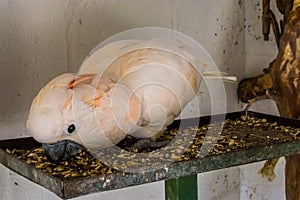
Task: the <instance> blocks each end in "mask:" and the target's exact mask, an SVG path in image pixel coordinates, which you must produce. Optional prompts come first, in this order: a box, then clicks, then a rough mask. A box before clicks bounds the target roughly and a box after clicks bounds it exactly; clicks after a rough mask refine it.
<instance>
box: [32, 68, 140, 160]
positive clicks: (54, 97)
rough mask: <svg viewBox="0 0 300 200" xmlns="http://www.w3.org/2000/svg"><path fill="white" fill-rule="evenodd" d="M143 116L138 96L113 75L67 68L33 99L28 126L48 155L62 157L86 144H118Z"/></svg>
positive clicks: (102, 145) (99, 146)
mask: <svg viewBox="0 0 300 200" xmlns="http://www.w3.org/2000/svg"><path fill="white" fill-rule="evenodd" d="M128 105H129V107H130V108H129V107H128ZM127 108H128V109H127ZM139 116H140V105H139V101H138V99H137V97H136V96H135V95H134V94H132V93H130V91H129V89H128V88H127V87H126V86H125V85H122V84H116V80H115V79H114V78H112V76H110V77H108V76H100V75H97V74H85V75H75V74H72V73H66V74H62V75H60V76H58V77H56V78H54V79H53V80H52V81H50V82H49V83H48V84H47V85H46V86H44V87H43V88H42V89H41V91H40V92H39V93H38V95H37V96H36V97H35V98H34V100H33V102H32V105H31V109H30V113H29V116H28V120H27V129H28V130H29V132H30V133H31V134H32V136H33V137H34V139H35V140H37V141H38V142H40V143H42V144H43V148H44V151H45V154H46V155H47V157H48V159H49V160H52V161H54V162H57V161H60V160H64V159H68V158H69V157H71V156H73V155H75V154H76V153H77V151H78V150H79V149H80V148H82V147H86V148H102V149H103V148H107V147H110V146H112V145H114V144H116V143H118V142H119V141H120V140H122V139H123V138H124V137H125V135H126V133H129V132H131V131H132V127H134V124H136V123H137V121H138V120H139Z"/></svg>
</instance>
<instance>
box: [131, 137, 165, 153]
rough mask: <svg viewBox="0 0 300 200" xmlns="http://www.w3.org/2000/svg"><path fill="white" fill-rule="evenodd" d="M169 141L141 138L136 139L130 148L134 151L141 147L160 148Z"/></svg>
mask: <svg viewBox="0 0 300 200" xmlns="http://www.w3.org/2000/svg"><path fill="white" fill-rule="evenodd" d="M169 142H170V141H154V140H153V139H151V138H143V139H140V140H138V141H137V142H136V143H134V144H133V145H132V146H131V149H132V150H133V151H135V152H139V151H141V150H143V149H147V148H151V149H154V148H160V147H163V146H165V145H167V144H168V143H169Z"/></svg>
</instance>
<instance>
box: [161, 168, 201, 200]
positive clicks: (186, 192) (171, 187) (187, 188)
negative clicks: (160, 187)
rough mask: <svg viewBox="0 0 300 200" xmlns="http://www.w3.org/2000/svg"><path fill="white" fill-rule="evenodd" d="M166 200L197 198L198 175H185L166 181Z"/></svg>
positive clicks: (195, 199) (194, 199)
mask: <svg viewBox="0 0 300 200" xmlns="http://www.w3.org/2000/svg"><path fill="white" fill-rule="evenodd" d="M165 199H166V200H197V199H198V187H197V175H196V174H195V175H191V176H185V177H180V178H175V179H170V180H166V181H165Z"/></svg>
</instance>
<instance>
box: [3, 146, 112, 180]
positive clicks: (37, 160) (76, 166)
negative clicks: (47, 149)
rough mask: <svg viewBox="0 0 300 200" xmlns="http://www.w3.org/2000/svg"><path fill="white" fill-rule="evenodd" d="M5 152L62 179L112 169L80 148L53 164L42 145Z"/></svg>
mask: <svg viewBox="0 0 300 200" xmlns="http://www.w3.org/2000/svg"><path fill="white" fill-rule="evenodd" d="M6 152H7V153H10V154H13V155H15V156H17V157H18V158H19V159H22V160H24V161H25V162H26V163H28V164H30V165H34V166H35V167H36V168H37V169H41V170H42V171H44V172H46V173H49V174H52V175H53V176H56V177H58V178H62V179H75V178H80V177H86V176H89V177H95V176H98V175H103V174H111V173H112V172H113V171H114V170H113V169H111V168H109V167H107V166H105V165H104V164H102V163H101V162H100V161H98V160H97V159H96V158H94V157H93V156H92V155H91V154H90V153H89V152H88V151H86V150H83V149H82V150H80V151H79V152H78V153H77V155H76V156H75V157H72V158H70V159H69V160H68V161H62V162H60V163H59V164H54V163H51V162H49V161H48V159H47V158H46V156H45V155H44V151H43V149H42V147H39V148H35V149H14V150H12V151H10V150H8V149H6Z"/></svg>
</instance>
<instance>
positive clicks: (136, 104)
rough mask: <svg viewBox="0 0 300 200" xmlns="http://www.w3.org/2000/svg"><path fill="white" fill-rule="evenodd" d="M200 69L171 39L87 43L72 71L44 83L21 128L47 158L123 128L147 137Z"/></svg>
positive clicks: (105, 143)
mask: <svg viewBox="0 0 300 200" xmlns="http://www.w3.org/2000/svg"><path fill="white" fill-rule="evenodd" d="M199 69H200V70H199ZM204 71H205V65H203V66H202V65H201V62H199V61H198V60H197V59H196V58H195V56H194V55H193V53H192V49H191V48H190V47H188V46H187V45H185V44H183V43H182V42H180V41H177V40H170V39H162V38H160V39H153V40H148V41H144V40H126V41H117V42H113V43H111V44H108V45H106V46H104V47H102V48H100V49H98V50H97V51H94V52H93V53H92V54H91V55H90V56H89V57H88V58H87V59H86V60H85V61H84V63H83V65H82V67H81V71H80V72H79V74H77V75H76V74H72V73H66V74H62V75H60V76H58V77H56V78H54V79H53V80H51V81H50V82H49V83H48V84H47V85H46V86H44V87H43V88H42V89H41V91H40V92H39V93H38V95H37V96H36V97H35V98H34V100H33V102H32V106H31V109H30V113H29V116H28V121H27V128H28V130H29V131H30V132H31V134H32V135H33V137H34V138H35V140H37V141H38V142H40V143H43V146H44V150H45V153H46V154H47V155H48V157H50V159H52V160H53V161H59V160H61V159H67V158H69V157H70V156H72V155H74V154H76V152H77V151H78V149H80V148H81V147H86V148H87V149H91V148H99V149H104V148H108V147H111V146H113V145H115V144H117V143H118V142H120V141H121V140H122V139H124V138H125V136H126V135H128V134H129V135H133V136H135V137H138V138H155V136H157V135H158V134H160V133H161V132H162V131H164V130H165V128H166V127H167V126H168V125H170V124H171V123H172V122H173V121H174V119H175V118H176V117H177V116H178V115H179V114H180V113H181V111H182V109H183V108H184V107H185V105H186V104H187V103H188V102H189V101H191V99H192V98H193V97H194V96H195V94H196V93H197V92H198V90H199V86H200V83H201V79H202V73H203V72H204Z"/></svg>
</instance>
